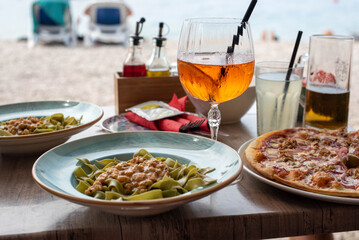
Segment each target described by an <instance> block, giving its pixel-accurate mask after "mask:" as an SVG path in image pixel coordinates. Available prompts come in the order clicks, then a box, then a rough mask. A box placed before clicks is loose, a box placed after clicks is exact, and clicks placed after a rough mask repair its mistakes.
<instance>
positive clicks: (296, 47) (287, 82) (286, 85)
mask: <svg viewBox="0 0 359 240" xmlns="http://www.w3.org/2000/svg"><path fill="white" fill-rule="evenodd" d="M302 34H303V32H302V31H298V34H297V40H296V41H295V45H294V49H293V52H292V57H291V59H290V62H289V67H288V71H287V75H286V76H285V85H284V96H283V100H282V107H283V106H284V102H285V99H286V97H287V92H288V88H289V79H290V75H291V74H292V68H293V65H294V61H295V57H296V56H297V51H298V47H299V43H300V39H301V38H302ZM282 112H283V111H282Z"/></svg>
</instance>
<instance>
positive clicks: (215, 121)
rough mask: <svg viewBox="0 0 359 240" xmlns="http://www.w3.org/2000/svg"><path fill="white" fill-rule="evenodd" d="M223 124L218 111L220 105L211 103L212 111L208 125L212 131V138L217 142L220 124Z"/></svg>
mask: <svg viewBox="0 0 359 240" xmlns="http://www.w3.org/2000/svg"><path fill="white" fill-rule="evenodd" d="M220 123H221V112H220V111H219V109H218V103H211V109H210V110H209V112H208V124H209V128H210V129H211V138H212V139H213V140H216V141H217V136H218V129H219V124H220Z"/></svg>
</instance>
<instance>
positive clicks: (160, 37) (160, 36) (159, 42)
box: [153, 22, 167, 47]
mask: <svg viewBox="0 0 359 240" xmlns="http://www.w3.org/2000/svg"><path fill="white" fill-rule="evenodd" d="M163 26H164V23H163V22H160V24H159V32H158V37H155V38H153V39H155V40H156V47H162V45H163V41H166V40H167V39H166V38H164V37H163V34H162V31H163Z"/></svg>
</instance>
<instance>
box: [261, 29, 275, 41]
mask: <svg viewBox="0 0 359 240" xmlns="http://www.w3.org/2000/svg"><path fill="white" fill-rule="evenodd" d="M261 39H262V41H267V31H266V30H263V31H262V37H261ZM268 39H269V40H271V41H278V40H279V37H278V35H276V34H275V32H274V30H271V31H270V33H269V38H268Z"/></svg>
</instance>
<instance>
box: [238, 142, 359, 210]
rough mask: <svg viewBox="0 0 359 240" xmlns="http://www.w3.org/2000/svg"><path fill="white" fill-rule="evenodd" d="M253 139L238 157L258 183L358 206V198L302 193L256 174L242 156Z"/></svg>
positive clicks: (246, 144)
mask: <svg viewBox="0 0 359 240" xmlns="http://www.w3.org/2000/svg"><path fill="white" fill-rule="evenodd" d="M253 140H255V139H252V140H249V141H247V142H246V143H244V144H243V145H242V146H241V147H240V148H239V150H238V153H239V156H240V157H241V159H242V162H243V168H244V170H245V171H246V172H248V173H249V174H250V175H252V176H253V177H254V178H256V179H258V180H259V181H261V182H263V183H266V184H268V185H270V186H272V187H275V188H278V189H281V190H283V191H287V192H290V193H293V194H296V195H299V196H302V197H307V198H312V199H317V200H322V201H327V202H334V203H344V204H354V205H359V198H349V197H336V196H330V195H324V194H320V193H312V192H308V191H304V190H301V189H297V188H293V187H290V186H287V185H284V184H281V183H278V182H275V181H273V180H270V179H268V178H266V177H264V176H262V175H261V174H260V173H259V172H257V171H256V170H255V169H254V168H253V167H252V166H251V165H250V164H249V163H248V161H247V158H246V156H245V154H244V151H245V150H246V148H247V147H248V145H249V144H250V143H251V142H252V141H253Z"/></svg>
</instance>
